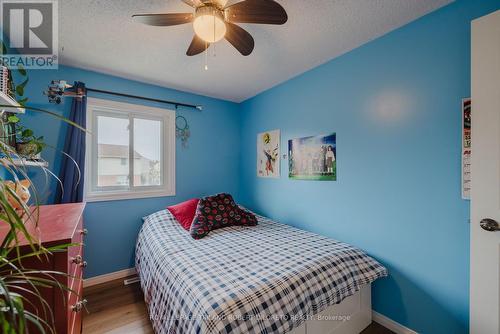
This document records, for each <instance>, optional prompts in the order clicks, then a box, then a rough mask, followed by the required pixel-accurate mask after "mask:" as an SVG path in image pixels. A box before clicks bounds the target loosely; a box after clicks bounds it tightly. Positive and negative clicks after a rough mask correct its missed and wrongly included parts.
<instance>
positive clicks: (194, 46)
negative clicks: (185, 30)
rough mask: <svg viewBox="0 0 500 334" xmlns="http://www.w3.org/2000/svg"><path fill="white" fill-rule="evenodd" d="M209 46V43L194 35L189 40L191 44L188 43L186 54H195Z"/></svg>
mask: <svg viewBox="0 0 500 334" xmlns="http://www.w3.org/2000/svg"><path fill="white" fill-rule="evenodd" d="M209 46H210V43H207V42H205V41H204V40H202V39H201V38H199V37H198V36H196V35H194V37H193V40H192V41H191V44H190V45H189V48H188V50H187V52H186V54H187V55H188V56H195V55H197V54H200V53H202V52H203V51H205V50H206V49H207V48H208V47H209Z"/></svg>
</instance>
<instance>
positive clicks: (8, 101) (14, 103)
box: [0, 91, 26, 114]
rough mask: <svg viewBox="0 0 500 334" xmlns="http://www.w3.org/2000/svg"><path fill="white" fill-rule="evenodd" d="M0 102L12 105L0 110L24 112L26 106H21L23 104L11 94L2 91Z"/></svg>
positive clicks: (16, 112)
mask: <svg viewBox="0 0 500 334" xmlns="http://www.w3.org/2000/svg"><path fill="white" fill-rule="evenodd" d="M0 104H1V105H10V106H12V107H0V110H5V111H7V112H11V113H15V114H24V112H25V110H26V109H25V108H23V107H21V105H20V104H19V103H18V102H17V101H16V100H14V99H13V98H12V97H10V96H9V95H7V94H5V93H4V92H1V91H0Z"/></svg>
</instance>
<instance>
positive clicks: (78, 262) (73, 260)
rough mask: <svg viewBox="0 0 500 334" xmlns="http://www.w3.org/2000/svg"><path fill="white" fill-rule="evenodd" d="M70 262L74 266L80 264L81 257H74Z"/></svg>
mask: <svg viewBox="0 0 500 334" xmlns="http://www.w3.org/2000/svg"><path fill="white" fill-rule="evenodd" d="M71 262H73V263H75V264H81V263H82V262H83V259H82V256H81V255H77V256H75V257H74V258H72V259H71Z"/></svg>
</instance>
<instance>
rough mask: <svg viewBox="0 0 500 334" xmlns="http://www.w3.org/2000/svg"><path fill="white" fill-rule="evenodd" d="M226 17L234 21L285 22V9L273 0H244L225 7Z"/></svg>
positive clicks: (286, 16)
mask: <svg viewBox="0 0 500 334" xmlns="http://www.w3.org/2000/svg"><path fill="white" fill-rule="evenodd" d="M225 11H226V19H227V20H228V21H229V22H234V23H260V24H285V22H286V21H287V20H288V15H287V14H286V11H285V9H284V8H283V7H282V6H281V5H280V4H279V3H277V2H276V1H273V0H244V1H241V2H238V3H236V4H234V5H231V6H228V7H226V9H225Z"/></svg>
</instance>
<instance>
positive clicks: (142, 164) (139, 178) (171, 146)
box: [85, 98, 175, 201]
mask: <svg viewBox="0 0 500 334" xmlns="http://www.w3.org/2000/svg"><path fill="white" fill-rule="evenodd" d="M87 128H88V130H89V131H90V132H91V135H90V136H89V137H88V138H87V146H86V148H87V151H86V170H85V173H86V175H85V199H86V200H87V201H99V200H114V199H129V198H141V197H158V196H174V195H175V112H173V111H171V110H165V109H159V108H152V107H146V106H141V105H135V104H128V103H121V102H112V101H106V100H100V99H93V98H89V99H88V102H87Z"/></svg>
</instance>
